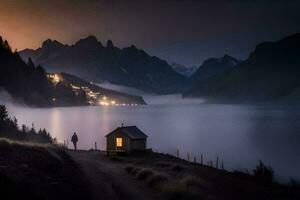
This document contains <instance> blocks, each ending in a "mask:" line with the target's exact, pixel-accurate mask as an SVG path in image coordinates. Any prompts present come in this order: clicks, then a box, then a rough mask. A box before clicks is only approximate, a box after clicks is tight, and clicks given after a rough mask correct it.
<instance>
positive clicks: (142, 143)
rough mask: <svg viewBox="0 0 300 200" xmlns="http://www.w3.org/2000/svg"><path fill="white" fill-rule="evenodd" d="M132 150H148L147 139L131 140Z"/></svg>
mask: <svg viewBox="0 0 300 200" xmlns="http://www.w3.org/2000/svg"><path fill="white" fill-rule="evenodd" d="M130 147H131V148H130V149H131V150H145V149H146V139H135V140H134V139H132V140H131V146H130Z"/></svg>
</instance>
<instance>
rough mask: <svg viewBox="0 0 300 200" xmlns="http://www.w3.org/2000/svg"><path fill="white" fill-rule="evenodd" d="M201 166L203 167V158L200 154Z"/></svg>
mask: <svg viewBox="0 0 300 200" xmlns="http://www.w3.org/2000/svg"><path fill="white" fill-rule="evenodd" d="M201 165H203V156H202V154H201Z"/></svg>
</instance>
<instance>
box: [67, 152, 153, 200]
mask: <svg viewBox="0 0 300 200" xmlns="http://www.w3.org/2000/svg"><path fill="white" fill-rule="evenodd" d="M69 154H70V155H71V156H72V158H73V159H74V160H75V161H76V162H77V163H78V164H79V165H80V166H81V167H82V169H83V171H84V172H85V174H86V175H87V177H88V179H89V180H90V182H91V185H92V192H93V194H92V196H93V199H95V200H96V199H97V200H100V199H110V200H118V199H122V200H124V199H130V200H134V199H145V200H147V199H153V197H152V194H151V192H150V191H149V189H148V188H146V187H145V186H144V185H143V184H141V183H140V182H139V181H137V180H136V179H134V178H132V177H131V176H129V175H128V173H126V171H125V170H124V167H125V166H123V163H120V162H118V161H113V160H111V159H110V158H108V157H106V156H105V155H101V154H100V153H98V152H87V151H77V152H74V151H70V152H69Z"/></svg>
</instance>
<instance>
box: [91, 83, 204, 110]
mask: <svg viewBox="0 0 300 200" xmlns="http://www.w3.org/2000/svg"><path fill="white" fill-rule="evenodd" d="M97 85H98V86H100V87H103V88H106V89H110V90H115V91H118V92H123V93H127V94H131V95H137V96H142V97H143V98H144V100H145V101H146V103H147V104H148V105H178V104H202V103H205V99H201V98H198V99H188V98H182V95H181V94H168V95H157V94H153V93H149V92H145V91H142V90H139V89H136V88H132V87H127V86H122V85H117V84H112V83H109V82H104V83H101V84H97Z"/></svg>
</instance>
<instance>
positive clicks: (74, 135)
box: [71, 132, 78, 150]
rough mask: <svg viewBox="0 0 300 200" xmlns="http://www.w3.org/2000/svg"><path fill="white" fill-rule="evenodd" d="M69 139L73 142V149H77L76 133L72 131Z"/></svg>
mask: <svg viewBox="0 0 300 200" xmlns="http://www.w3.org/2000/svg"><path fill="white" fill-rule="evenodd" d="M71 141H72V142H73V144H74V149H75V150H77V142H78V137H77V135H76V133H75V132H74V134H73V136H72V138H71Z"/></svg>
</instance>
